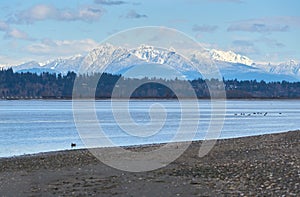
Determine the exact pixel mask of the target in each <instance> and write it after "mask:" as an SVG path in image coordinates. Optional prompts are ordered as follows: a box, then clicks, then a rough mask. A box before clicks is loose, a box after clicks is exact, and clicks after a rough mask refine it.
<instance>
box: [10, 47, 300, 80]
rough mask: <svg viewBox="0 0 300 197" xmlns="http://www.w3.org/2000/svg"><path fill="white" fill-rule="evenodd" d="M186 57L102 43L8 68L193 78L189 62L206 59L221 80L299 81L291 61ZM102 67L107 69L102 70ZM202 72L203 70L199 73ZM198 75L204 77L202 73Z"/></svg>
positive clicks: (219, 54) (224, 54) (208, 54)
mask: <svg viewBox="0 0 300 197" xmlns="http://www.w3.org/2000/svg"><path fill="white" fill-rule="evenodd" d="M189 54H190V55H189V56H187V57H182V56H181V55H180V54H179V53H177V52H176V51H175V50H174V49H169V50H166V49H159V48H156V47H153V46H148V45H141V46H140V47H138V48H135V49H129V48H125V47H118V46H113V45H111V44H108V43H106V44H103V45H100V46H99V47H97V48H95V49H93V50H91V51H90V52H89V53H87V54H86V55H76V56H73V57H70V58H59V59H56V60H52V61H50V60H49V61H47V62H46V63H43V64H41V63H38V62H36V61H31V62H26V63H23V64H21V65H16V66H12V68H13V70H14V71H17V72H35V73H41V72H55V73H62V74H66V73H67V72H68V71H74V72H79V73H93V72H99V71H105V72H107V73H112V74H122V75H125V76H126V75H128V77H143V75H145V74H143V73H145V71H146V73H148V74H149V75H150V77H153V76H155V75H158V76H156V77H161V78H173V77H176V76H178V73H180V74H182V75H183V76H184V77H186V78H187V79H195V78H199V77H202V76H201V75H200V74H199V72H198V71H196V70H195V69H194V68H193V67H192V66H191V63H197V64H199V65H201V62H203V59H209V60H210V61H212V62H214V64H215V65H216V66H217V67H218V69H219V70H220V72H221V74H222V76H223V77H224V78H225V79H238V80H254V79H255V80H265V81H282V80H286V81H299V79H300V64H299V63H297V62H296V61H293V60H291V61H289V62H286V63H281V64H259V63H255V62H254V61H252V60H251V59H250V58H248V57H246V56H243V55H240V54H236V53H234V52H232V51H220V50H215V49H211V50H209V49H205V50H204V51H201V52H199V51H191V52H190V53H189ZM104 65H109V66H107V67H106V69H104ZM137 66H140V68H142V69H140V70H138V69H135V72H134V73H133V72H130V71H131V70H132V68H134V67H137ZM171 68H174V69H171ZM145 69H146V70H145ZM163 69H165V70H163ZM205 69H207V68H202V69H201V70H205ZM148 71H149V72H148ZM128 73H129V74H128ZM130 73H131V75H130ZM202 74H204V75H205V73H202ZM148 77H149V76H148Z"/></svg>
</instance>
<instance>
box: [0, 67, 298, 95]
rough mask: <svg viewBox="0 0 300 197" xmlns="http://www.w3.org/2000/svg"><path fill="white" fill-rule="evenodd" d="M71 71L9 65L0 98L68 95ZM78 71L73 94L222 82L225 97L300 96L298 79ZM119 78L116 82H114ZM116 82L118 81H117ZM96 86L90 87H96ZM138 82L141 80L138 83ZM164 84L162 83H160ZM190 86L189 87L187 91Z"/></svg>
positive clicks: (197, 87)
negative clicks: (136, 76) (134, 75)
mask: <svg viewBox="0 0 300 197" xmlns="http://www.w3.org/2000/svg"><path fill="white" fill-rule="evenodd" d="M76 76H77V75H76V74H75V73H74V72H69V73H68V74H66V75H61V74H53V73H42V74H35V73H29V72H27V73H15V72H13V70H12V69H7V70H0V98H1V99H37V98H38V99H40V98H44V99H70V98H72V93H73V84H74V81H75V78H76ZM99 77H100V74H99V73H96V74H93V75H78V76H77V86H76V88H75V89H74V95H76V97H77V98H99V99H101V98H110V97H111V95H112V91H113V90H114V91H115V94H114V95H115V97H117V98H118V97H119V98H124V97H126V95H127V94H128V92H130V88H131V87H138V88H136V89H135V91H133V92H132V94H130V95H131V97H132V98H176V96H175V93H174V92H173V91H172V90H171V89H173V90H176V91H178V92H179V93H180V94H181V95H185V97H192V95H189V93H190V92H193V91H195V93H196V95H197V97H198V98H209V97H210V94H209V89H208V86H207V84H210V88H212V89H213V90H214V92H215V93H218V91H220V90H221V89H222V88H223V85H224V84H225V90H226V95H227V98H300V82H293V83H291V82H286V81H282V82H269V83H266V82H265V81H256V80H253V81H238V80H224V83H222V82H220V81H218V80H216V79H211V80H203V79H198V80H193V81H188V82H187V81H182V80H178V79H174V80H163V79H155V80H153V79H149V78H143V79H126V78H124V77H122V76H120V75H111V74H106V73H104V74H102V75H101V78H100V80H98V79H99ZM117 82H118V83H117ZM116 83H117V84H116ZM95 84H97V88H96V89H95V88H93V87H96V85H95ZM139 84H143V85H141V86H139ZM162 84H165V85H162ZM190 90H192V91H190Z"/></svg>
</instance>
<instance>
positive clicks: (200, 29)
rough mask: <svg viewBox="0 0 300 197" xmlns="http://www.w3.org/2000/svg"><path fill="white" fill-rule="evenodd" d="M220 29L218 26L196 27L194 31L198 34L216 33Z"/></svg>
mask: <svg viewBox="0 0 300 197" xmlns="http://www.w3.org/2000/svg"><path fill="white" fill-rule="evenodd" d="M217 29H218V26H216V25H194V26H193V31H196V32H210V33H212V32H214V31H216V30H217Z"/></svg>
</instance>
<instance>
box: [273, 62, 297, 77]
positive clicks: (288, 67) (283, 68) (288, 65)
mask: <svg viewBox="0 0 300 197" xmlns="http://www.w3.org/2000/svg"><path fill="white" fill-rule="evenodd" d="M268 71H269V72H271V73H276V74H279V73H280V74H286V75H295V76H298V77H300V63H299V62H296V61H295V60H290V61H288V62H284V63H281V64H278V65H273V66H270V67H269V70H268Z"/></svg>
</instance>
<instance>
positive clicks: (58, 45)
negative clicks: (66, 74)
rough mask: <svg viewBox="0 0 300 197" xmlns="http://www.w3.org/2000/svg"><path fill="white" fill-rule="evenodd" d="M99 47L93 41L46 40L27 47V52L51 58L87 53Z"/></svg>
mask: <svg viewBox="0 0 300 197" xmlns="http://www.w3.org/2000/svg"><path fill="white" fill-rule="evenodd" d="M98 45H99V43H97V42H96V41H94V40H92V39H83V40H51V39H44V40H42V41H40V42H39V43H34V44H31V45H29V46H27V47H26V49H25V50H26V52H28V53H31V54H34V55H40V56H44V55H46V56H50V57H63V56H71V55H75V54H82V53H86V52H88V51H90V50H92V49H94V48H96V47H97V46H98Z"/></svg>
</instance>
